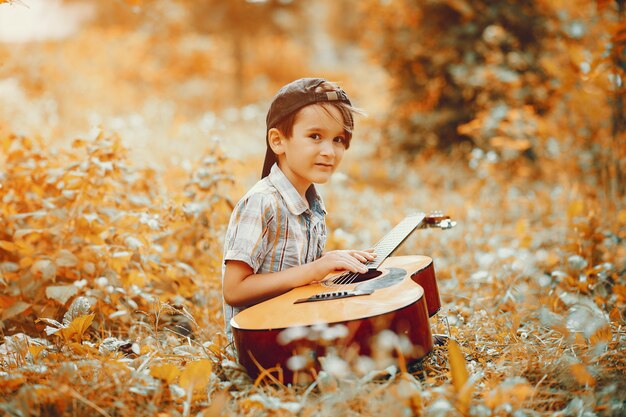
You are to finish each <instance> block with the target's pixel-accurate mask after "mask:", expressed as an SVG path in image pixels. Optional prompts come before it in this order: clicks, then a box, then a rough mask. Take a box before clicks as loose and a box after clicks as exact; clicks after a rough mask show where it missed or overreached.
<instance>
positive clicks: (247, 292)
mask: <svg viewBox="0 0 626 417" xmlns="http://www.w3.org/2000/svg"><path fill="white" fill-rule="evenodd" d="M355 113H360V111H359V110H357V109H355V108H354V107H352V104H351V102H350V99H349V98H348V96H347V95H346V93H345V92H344V91H343V90H342V89H341V88H339V87H338V86H337V85H335V84H334V83H330V82H328V81H326V80H324V79H322V78H302V79H299V80H296V81H293V82H291V83H289V84H287V85H285V86H284V87H283V88H281V89H280V90H279V91H278V93H277V94H276V96H275V97H274V100H273V102H272V104H271V106H270V109H269V111H268V113H267V119H266V122H267V130H266V143H267V151H266V155H265V163H264V166H263V172H262V175H261V180H260V181H259V182H257V183H256V184H255V185H254V186H253V187H252V189H250V191H248V193H246V195H245V196H244V197H243V198H242V199H241V200H240V201H239V202H238V203H237V205H236V206H235V208H234V210H233V213H232V215H231V218H230V223H229V225H228V230H227V232H226V239H225V243H224V265H223V275H222V281H223V298H224V316H225V321H226V333H227V334H228V336H229V338H231V337H232V336H231V328H230V319H231V318H232V317H233V316H234V315H235V314H237V313H238V312H240V311H242V310H243V309H245V308H246V307H248V306H251V305H254V304H257V303H259V302H261V301H264V300H267V299H269V298H272V297H275V296H278V295H280V294H282V293H285V292H287V291H289V290H291V289H293V288H295V287H298V286H301V285H306V284H309V283H311V282H313V281H317V280H320V279H322V278H323V277H324V276H326V275H327V274H329V273H330V272H334V271H342V270H347V271H352V272H366V271H367V268H366V267H365V265H364V263H365V262H367V261H370V260H373V259H374V256H375V255H374V254H373V253H372V251H360V250H340V251H331V252H326V253H324V252H323V250H324V245H325V243H326V224H325V215H326V209H325V208H324V203H323V201H322V198H321V197H320V195H319V194H318V193H317V191H316V189H315V186H314V185H313V184H322V183H325V182H327V181H328V180H329V179H330V176H331V175H332V173H333V172H335V170H336V169H337V167H338V166H339V163H340V162H341V159H342V157H343V154H344V152H345V151H346V149H348V147H349V146H350V139H351V137H352V129H353V126H354V118H353V115H354V114H355Z"/></svg>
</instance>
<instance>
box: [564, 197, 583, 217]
mask: <svg viewBox="0 0 626 417" xmlns="http://www.w3.org/2000/svg"><path fill="white" fill-rule="evenodd" d="M584 209H585V204H584V203H583V202H582V201H581V200H577V201H572V202H571V203H570V204H569V206H568V207H567V217H568V218H569V219H572V218H574V217H578V216H580V215H582V214H583V210H584Z"/></svg>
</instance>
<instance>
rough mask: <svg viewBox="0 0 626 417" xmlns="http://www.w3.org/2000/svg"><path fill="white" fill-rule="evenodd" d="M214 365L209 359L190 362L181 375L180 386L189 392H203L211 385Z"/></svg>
mask: <svg viewBox="0 0 626 417" xmlns="http://www.w3.org/2000/svg"><path fill="white" fill-rule="evenodd" d="M212 370H213V364H212V363H211V361H210V360H208V359H200V360H197V361H193V362H189V363H188V364H187V365H186V366H185V369H183V371H182V372H181V374H180V381H179V384H180V386H181V387H183V388H185V389H186V390H189V391H194V390H195V391H202V390H204V389H205V388H206V386H207V384H208V383H209V378H210V376H211V372H212Z"/></svg>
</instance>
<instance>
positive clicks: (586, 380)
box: [569, 363, 596, 387]
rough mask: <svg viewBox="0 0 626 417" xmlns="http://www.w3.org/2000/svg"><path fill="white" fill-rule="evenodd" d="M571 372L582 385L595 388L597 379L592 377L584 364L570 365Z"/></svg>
mask: <svg viewBox="0 0 626 417" xmlns="http://www.w3.org/2000/svg"><path fill="white" fill-rule="evenodd" d="M569 370H570V372H571V374H572V375H573V376H574V378H575V379H576V382H578V383H579V384H580V385H583V386H585V385H586V386H591V387H592V386H594V385H595V384H596V379H595V378H594V377H593V376H592V375H591V373H590V372H589V370H588V369H587V367H586V366H585V365H584V364H582V363H574V364H572V365H570V367H569Z"/></svg>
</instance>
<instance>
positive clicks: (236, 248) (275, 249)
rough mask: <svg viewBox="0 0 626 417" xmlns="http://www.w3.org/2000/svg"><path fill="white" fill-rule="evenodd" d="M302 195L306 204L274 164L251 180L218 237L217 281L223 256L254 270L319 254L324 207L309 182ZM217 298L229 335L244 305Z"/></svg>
mask: <svg viewBox="0 0 626 417" xmlns="http://www.w3.org/2000/svg"><path fill="white" fill-rule="evenodd" d="M307 195H310V196H309V200H310V208H309V207H308V205H307V203H306V202H305V201H304V199H303V198H302V197H301V196H300V194H298V191H296V189H295V188H294V186H293V185H292V184H291V182H289V179H287V177H286V176H285V174H283V172H282V171H281V170H280V168H278V165H276V164H274V166H273V167H272V169H271V171H270V174H269V175H268V176H267V177H265V178H263V179H262V180H260V181H259V182H257V183H256V184H255V185H254V186H253V187H252V188H251V189H250V191H248V193H246V195H245V196H243V198H242V199H241V200H239V202H238V203H237V205H236V206H235V208H234V210H233V213H232V215H231V217H230V222H229V224H228V230H227V231H226V238H225V241H224V262H223V264H222V280H223V278H224V271H225V270H226V261H227V260H238V261H243V262H245V263H247V264H248V265H250V267H251V268H252V270H253V271H254V273H268V272H278V271H282V270H284V269H287V268H291V267H293V266H297V265H302V264H305V263H309V262H312V261H314V260H316V259H317V258H319V257H320V256H322V252H323V250H324V246H325V244H326V223H325V215H326V209H325V207H324V202H323V201H322V198H321V197H320V195H319V194H318V193H317V191H316V190H315V187H311V189H310V190H309V191H308V192H307ZM267 279H271V277H268V278H267ZM222 301H223V304H224V319H225V322H226V323H225V324H226V333H227V335H228V336H229V338H230V337H231V328H230V319H231V318H232V317H233V316H234V315H236V314H237V313H238V312H240V311H242V310H243V309H244V308H245V307H233V306H231V305H229V304H227V303H226V301H224V299H223V296H222Z"/></svg>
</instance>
